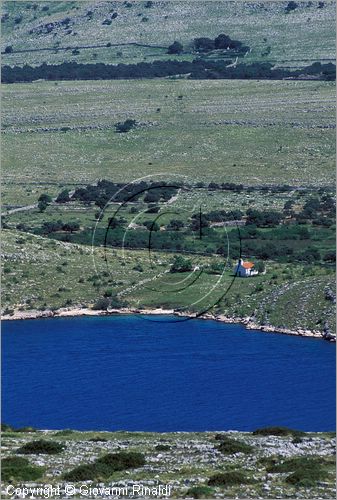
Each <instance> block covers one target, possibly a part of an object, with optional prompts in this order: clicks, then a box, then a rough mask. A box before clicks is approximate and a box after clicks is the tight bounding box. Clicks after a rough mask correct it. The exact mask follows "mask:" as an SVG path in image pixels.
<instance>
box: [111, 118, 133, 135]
mask: <svg viewBox="0 0 337 500" xmlns="http://www.w3.org/2000/svg"><path fill="white" fill-rule="evenodd" d="M135 125H136V120H130V119H127V120H125V122H118V123H116V125H115V128H116V132H118V133H119V134H125V133H126V132H129V131H130V130H131V129H132V128H134V127H135Z"/></svg>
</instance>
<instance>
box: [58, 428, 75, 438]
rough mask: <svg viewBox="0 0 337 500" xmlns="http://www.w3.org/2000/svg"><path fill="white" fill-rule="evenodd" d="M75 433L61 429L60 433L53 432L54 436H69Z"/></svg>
mask: <svg viewBox="0 0 337 500" xmlns="http://www.w3.org/2000/svg"><path fill="white" fill-rule="evenodd" d="M74 432H75V431H73V430H72V429H63V430H62V431H57V432H55V434H54V436H60V437H62V436H70V434H74Z"/></svg>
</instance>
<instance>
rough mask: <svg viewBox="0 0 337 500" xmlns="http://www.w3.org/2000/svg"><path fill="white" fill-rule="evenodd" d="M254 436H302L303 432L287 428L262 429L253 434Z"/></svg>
mask: <svg viewBox="0 0 337 500" xmlns="http://www.w3.org/2000/svg"><path fill="white" fill-rule="evenodd" d="M253 435H254V436H294V437H295V436H304V435H305V432H302V431H297V430H294V429H289V428H288V427H262V428H261V429H256V430H255V431H254V432H253Z"/></svg>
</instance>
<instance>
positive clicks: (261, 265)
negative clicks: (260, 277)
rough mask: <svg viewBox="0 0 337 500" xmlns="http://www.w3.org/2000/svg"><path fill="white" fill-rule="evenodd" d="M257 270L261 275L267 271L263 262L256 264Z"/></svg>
mask: <svg viewBox="0 0 337 500" xmlns="http://www.w3.org/2000/svg"><path fill="white" fill-rule="evenodd" d="M255 269H256V271H258V272H259V273H264V272H265V270H266V265H265V263H264V262H263V261H261V260H259V261H258V262H256V264H255Z"/></svg>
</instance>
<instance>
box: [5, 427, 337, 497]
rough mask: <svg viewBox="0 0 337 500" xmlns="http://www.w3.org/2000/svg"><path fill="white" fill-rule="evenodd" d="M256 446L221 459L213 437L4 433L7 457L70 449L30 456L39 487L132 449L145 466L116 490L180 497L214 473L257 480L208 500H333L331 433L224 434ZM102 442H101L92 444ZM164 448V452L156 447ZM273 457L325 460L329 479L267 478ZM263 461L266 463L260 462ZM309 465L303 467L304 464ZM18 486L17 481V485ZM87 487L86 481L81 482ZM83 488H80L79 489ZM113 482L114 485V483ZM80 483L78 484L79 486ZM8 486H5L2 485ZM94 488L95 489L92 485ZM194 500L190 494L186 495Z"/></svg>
mask: <svg viewBox="0 0 337 500" xmlns="http://www.w3.org/2000/svg"><path fill="white" fill-rule="evenodd" d="M223 435H226V436H228V437H230V438H234V439H239V440H241V441H244V442H245V443H247V444H250V445H252V446H254V449H253V452H252V453H250V454H247V455H244V454H241V453H240V454H237V455H233V454H232V455H227V456H226V455H222V454H221V453H220V452H219V451H218V450H217V449H216V448H217V446H218V444H219V442H217V441H215V439H214V433H209V432H207V433H170V434H156V433H143V432H134V433H132V432H74V431H60V432H53V431H48V432H41V431H36V432H29V433H28V432H3V433H2V436H1V437H2V443H3V445H4V447H6V451H5V452H4V453H3V458H5V457H7V456H13V455H14V456H15V452H16V449H17V448H18V447H19V446H22V445H23V444H25V443H27V442H29V441H32V440H36V439H41V438H43V439H46V440H48V441H51V442H55V441H56V442H60V443H62V444H64V445H65V446H66V448H65V450H64V451H63V452H62V453H61V455H49V456H48V455H26V456H25V458H28V460H29V462H30V463H31V464H37V463H38V464H39V465H41V464H43V466H44V476H43V477H42V479H40V480H38V481H36V482H37V483H38V484H40V483H41V484H43V485H44V484H45V483H46V482H47V483H48V484H60V483H61V484H62V479H60V473H64V472H66V471H69V470H70V469H72V468H74V466H75V465H77V464H79V463H81V464H86V463H88V462H89V461H93V460H94V459H96V458H97V457H99V456H101V455H104V454H105V453H111V452H112V453H115V452H117V451H120V450H130V451H131V450H132V451H137V452H141V453H143V454H144V455H145V458H146V461H147V465H146V466H145V467H141V468H139V469H137V470H130V471H128V474H126V473H125V471H122V472H115V473H113V475H112V476H111V478H110V480H109V484H110V485H111V481H112V484H113V485H114V486H116V485H117V484H118V483H119V482H120V485H125V484H128V485H130V489H132V481H135V482H140V483H141V484H143V485H144V486H151V485H152V486H153V485H158V484H164V485H165V484H171V485H172V488H173V489H172V496H173V497H175V498H182V497H183V496H185V495H186V493H187V491H188V489H189V488H191V487H195V486H203V485H205V484H207V480H208V479H209V478H210V477H211V476H213V475H214V474H215V473H219V472H220V473H222V472H225V471H226V472H228V471H232V470H239V471H241V472H243V473H245V474H246V475H247V476H248V477H250V478H254V479H255V481H254V482H253V483H251V484H241V485H235V486H230V487H216V488H212V489H210V490H209V491H208V492H207V493H208V494H207V498H221V497H222V498H223V497H224V496H225V497H226V498H238V497H239V498H276V497H278V498H281V497H282V498H285V497H289V498H294V497H295V496H296V497H300V496H301V498H332V497H333V496H334V487H335V481H334V476H335V474H334V472H335V471H334V464H335V457H334V456H333V453H334V441H335V440H334V438H333V435H332V434H331V433H316V434H315V433H307V434H306V435H305V437H303V438H302V442H299V443H297V444H293V443H292V437H290V436H289V437H273V436H266V437H261V436H253V435H252V434H250V433H235V434H232V433H223ZM92 439H101V440H103V441H101V442H94V441H91V440H92ZM159 445H160V446H163V445H165V446H166V447H167V449H166V450H159V449H157V446H159ZM270 456H274V457H276V460H277V461H282V460H284V458H285V457H289V456H290V457H298V458H300V457H310V456H311V457H312V456H314V457H317V456H320V457H321V463H322V466H323V468H324V471H326V472H327V476H326V478H325V481H324V482H320V483H316V485H315V482H314V483H313V485H312V486H310V487H307V488H305V487H303V486H302V487H300V488H296V487H294V486H292V485H289V484H287V483H286V482H285V479H286V477H287V476H288V475H289V473H290V471H288V473H286V474H275V473H273V474H267V473H266V458H265V457H270ZM261 458H264V460H265V462H264V463H263V462H261ZM303 463H305V462H303ZM16 482H17V481H15V480H14V484H16ZM82 483H83V482H82ZM82 483H78V484H77V486H79V485H80V484H82ZM114 483H115V484H114ZM116 483H117V484H116ZM75 484H76V483H75ZM4 486H7V485H6V483H4ZM91 486H94V485H91ZM188 496H189V498H191V494H189V495H188Z"/></svg>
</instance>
